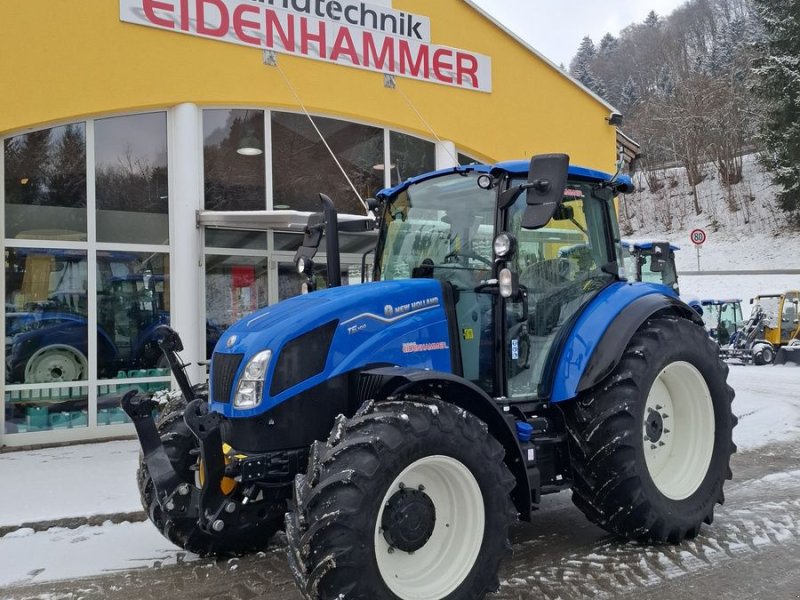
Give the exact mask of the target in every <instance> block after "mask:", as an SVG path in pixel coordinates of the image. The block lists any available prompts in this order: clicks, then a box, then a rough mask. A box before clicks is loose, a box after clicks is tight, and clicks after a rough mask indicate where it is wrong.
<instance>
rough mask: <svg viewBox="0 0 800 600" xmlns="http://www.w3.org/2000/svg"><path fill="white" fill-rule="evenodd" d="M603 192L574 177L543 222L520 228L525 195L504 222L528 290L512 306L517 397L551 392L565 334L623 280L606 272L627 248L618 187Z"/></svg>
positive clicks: (511, 386) (508, 362)
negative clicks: (617, 208) (616, 203)
mask: <svg viewBox="0 0 800 600" xmlns="http://www.w3.org/2000/svg"><path fill="white" fill-rule="evenodd" d="M512 185H513V182H512ZM597 194H598V192H596V191H595V190H593V188H592V187H591V186H590V185H588V184H585V183H578V182H570V183H568V185H567V189H566V192H565V197H564V201H563V204H562V206H561V207H560V208H559V209H558V210H557V212H556V214H555V217H554V218H553V219H552V220H551V221H550V222H549V223H548V224H547V225H546V226H545V227H543V228H541V229H536V230H527V229H523V228H522V227H521V221H522V215H523V213H524V211H525V209H526V207H527V200H526V198H525V195H524V194H523V195H521V196H520V198H519V199H518V200H517V201H516V202H515V203H514V204H513V205H512V206H511V207H509V209H508V211H507V213H506V218H505V229H506V231H508V232H509V233H511V234H512V235H513V236H514V237H515V238H516V240H517V249H516V252H515V254H514V257H513V259H512V261H511V263H510V264H509V265H508V266H509V267H510V268H512V270H514V271H515V272H516V273H518V274H519V284H520V287H521V289H522V291H523V294H522V297H521V298H517V299H516V300H513V301H512V300H506V305H505V344H506V348H505V382H506V395H507V396H508V397H509V398H511V399H525V398H539V399H541V398H545V397H546V396H547V395H548V394H549V392H550V381H549V378H548V374H549V373H550V371H551V365H552V364H553V363H554V361H555V358H556V357H555V354H556V350H557V345H558V344H557V341H558V339H559V336H560V335H561V334H562V332H563V331H564V330H565V328H569V327H570V326H571V324H572V323H573V322H574V317H576V316H577V314H578V313H579V312H580V311H581V310H582V308H583V307H584V306H585V305H586V304H587V303H588V302H589V301H590V300H591V299H592V298H594V296H595V295H596V294H597V293H598V292H599V291H600V290H602V289H603V288H604V287H606V286H607V285H609V284H610V283H612V282H613V281H615V280H617V276H616V275H615V274H612V273H609V272H607V271H608V269H607V267H608V265H610V264H614V265H616V264H617V257H618V256H621V252H622V251H621V246H620V242H619V233H618V231H617V228H616V226H615V223H616V220H615V219H614V217H613V215H612V211H613V210H614V208H613V202H612V198H611V192H610V191H608V190H603V191H601V192H600V194H601V195H600V196H598V195H597ZM604 268H605V270H604Z"/></svg>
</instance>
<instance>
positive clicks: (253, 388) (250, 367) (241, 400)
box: [233, 350, 272, 408]
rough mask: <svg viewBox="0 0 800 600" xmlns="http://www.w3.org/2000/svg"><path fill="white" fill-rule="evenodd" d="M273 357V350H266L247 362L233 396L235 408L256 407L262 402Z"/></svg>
mask: <svg viewBox="0 0 800 600" xmlns="http://www.w3.org/2000/svg"><path fill="white" fill-rule="evenodd" d="M271 358H272V351H271V350H264V351H263V352H259V353H258V354H256V355H255V356H254V357H253V358H251V359H250V362H248V363H247V366H246V367H245V368H244V371H243V372H242V376H241V377H239V386H238V387H237V388H236V395H235V396H234V397H233V406H234V408H255V407H256V406H258V405H259V404H261V398H262V397H263V396H264V377H265V376H266V374H267V367H268V366H269V361H270V359H271Z"/></svg>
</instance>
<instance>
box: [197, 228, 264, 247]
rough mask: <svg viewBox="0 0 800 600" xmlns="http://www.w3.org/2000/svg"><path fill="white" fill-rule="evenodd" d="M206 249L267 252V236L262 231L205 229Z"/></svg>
mask: <svg viewBox="0 0 800 600" xmlns="http://www.w3.org/2000/svg"><path fill="white" fill-rule="evenodd" d="M206 248H233V249H237V250H263V251H265V252H266V250H267V234H266V233H264V232H263V231H234V230H229V229H206Z"/></svg>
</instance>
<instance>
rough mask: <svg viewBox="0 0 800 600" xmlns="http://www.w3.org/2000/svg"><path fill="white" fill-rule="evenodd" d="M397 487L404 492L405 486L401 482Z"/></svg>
mask: <svg viewBox="0 0 800 600" xmlns="http://www.w3.org/2000/svg"><path fill="white" fill-rule="evenodd" d="M397 487H399V488H400V489H401V490H404V489H406V484H405V483H403V482H402V481H401V482H400V484H399V485H398V486H397Z"/></svg>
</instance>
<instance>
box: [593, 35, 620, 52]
mask: <svg viewBox="0 0 800 600" xmlns="http://www.w3.org/2000/svg"><path fill="white" fill-rule="evenodd" d="M618 45H619V43H618V40H617V38H615V37H614V36H613V35H611V34H610V33H607V34H605V35H604V36H603V39H602V40H600V47H599V48H598V50H597V54H598V56H610V55H611V54H613V52H614V51H615V50H616V49H617V47H618Z"/></svg>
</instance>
